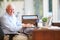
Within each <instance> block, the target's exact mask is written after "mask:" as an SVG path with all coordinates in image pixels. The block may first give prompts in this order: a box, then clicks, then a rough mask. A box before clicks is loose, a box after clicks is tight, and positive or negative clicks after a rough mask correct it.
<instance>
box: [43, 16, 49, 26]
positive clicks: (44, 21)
mask: <svg viewBox="0 0 60 40" xmlns="http://www.w3.org/2000/svg"><path fill="white" fill-rule="evenodd" d="M47 21H48V18H47V17H43V18H42V25H43V26H46V25H47Z"/></svg>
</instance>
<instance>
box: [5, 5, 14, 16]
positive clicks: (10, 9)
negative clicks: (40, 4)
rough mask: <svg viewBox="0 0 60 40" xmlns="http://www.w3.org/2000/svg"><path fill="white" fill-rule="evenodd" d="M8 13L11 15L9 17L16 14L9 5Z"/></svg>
mask: <svg viewBox="0 0 60 40" xmlns="http://www.w3.org/2000/svg"><path fill="white" fill-rule="evenodd" d="M6 12H7V13H8V14H9V15H13V13H14V9H13V7H12V6H11V5H8V7H7V9H6Z"/></svg>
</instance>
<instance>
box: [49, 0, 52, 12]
mask: <svg viewBox="0 0 60 40" xmlns="http://www.w3.org/2000/svg"><path fill="white" fill-rule="evenodd" d="M49 12H52V0H49Z"/></svg>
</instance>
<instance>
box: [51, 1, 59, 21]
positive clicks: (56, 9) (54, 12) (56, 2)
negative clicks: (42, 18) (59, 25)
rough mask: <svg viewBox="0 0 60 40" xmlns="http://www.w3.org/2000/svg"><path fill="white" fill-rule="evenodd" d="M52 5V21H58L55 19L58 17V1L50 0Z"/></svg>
mask: <svg viewBox="0 0 60 40" xmlns="http://www.w3.org/2000/svg"><path fill="white" fill-rule="evenodd" d="M52 3H53V5H52V8H53V22H59V21H58V20H57V18H58V15H57V14H58V6H59V5H58V3H59V0H53V1H52Z"/></svg>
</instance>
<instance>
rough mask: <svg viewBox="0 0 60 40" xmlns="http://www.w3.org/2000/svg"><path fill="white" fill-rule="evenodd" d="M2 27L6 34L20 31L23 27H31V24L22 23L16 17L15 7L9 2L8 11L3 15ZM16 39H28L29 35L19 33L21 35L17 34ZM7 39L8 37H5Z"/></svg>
mask: <svg viewBox="0 0 60 40" xmlns="http://www.w3.org/2000/svg"><path fill="white" fill-rule="evenodd" d="M1 26H2V27H1V28H2V29H3V32H4V33H5V34H7V33H10V32H18V31H20V30H21V29H22V26H23V27H28V26H30V27H31V24H29V25H26V24H21V22H20V21H19V20H18V19H17V18H16V16H15V15H14V7H13V5H11V4H8V5H7V6H6V12H5V14H4V15H3V16H2V17H1ZM13 39H14V40H27V36H26V35H24V34H22V33H19V35H16V36H15V37H14V38H13ZM5 40H6V38H5Z"/></svg>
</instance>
